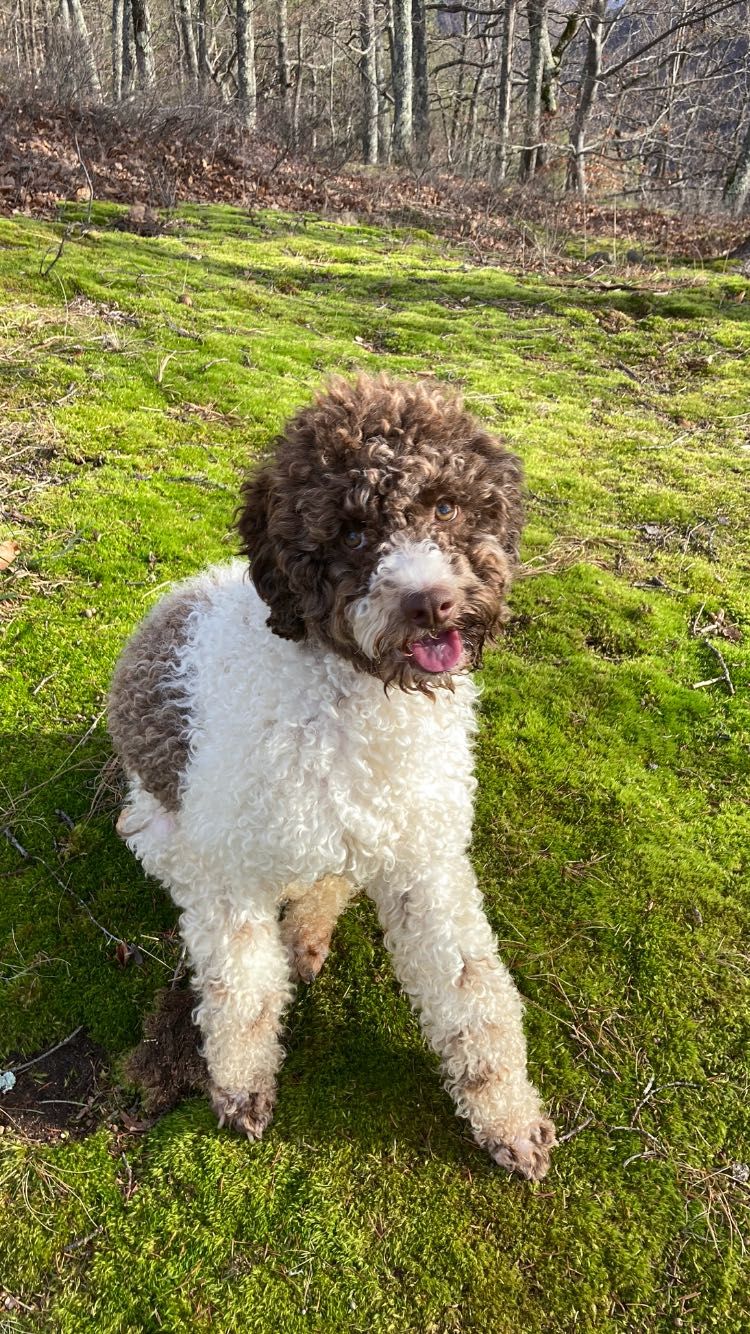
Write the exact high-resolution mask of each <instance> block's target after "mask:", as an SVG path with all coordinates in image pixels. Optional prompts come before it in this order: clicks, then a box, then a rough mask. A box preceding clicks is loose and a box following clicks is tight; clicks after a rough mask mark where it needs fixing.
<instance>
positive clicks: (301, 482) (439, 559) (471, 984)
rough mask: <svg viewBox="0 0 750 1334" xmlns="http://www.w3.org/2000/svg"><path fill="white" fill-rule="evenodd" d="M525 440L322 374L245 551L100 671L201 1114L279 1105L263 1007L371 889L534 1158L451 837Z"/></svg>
mask: <svg viewBox="0 0 750 1334" xmlns="http://www.w3.org/2000/svg"><path fill="white" fill-rule="evenodd" d="M520 488H521V469H520V465H519V463H518V460H517V459H515V458H514V457H513V456H512V454H510V453H508V452H507V450H506V449H505V448H503V446H502V445H501V444H500V443H499V442H498V441H497V440H495V439H493V437H492V436H491V435H489V434H488V433H487V431H485V430H484V429H483V428H482V426H481V425H480V424H479V423H478V422H477V421H476V420H475V419H474V418H473V417H471V416H470V415H469V414H468V413H467V412H466V411H464V409H463V407H462V405H461V403H460V402H458V401H456V400H454V399H452V398H451V397H450V396H446V395H445V394H444V393H443V392H441V391H439V390H438V389H436V388H435V387H434V386H427V385H425V384H401V383H395V382H393V381H391V380H388V379H386V378H385V377H380V378H377V379H369V378H366V377H364V376H363V377H360V378H359V379H358V380H357V381H356V382H355V383H353V384H352V383H349V382H347V381H344V380H335V381H334V382H332V383H331V384H330V385H329V386H328V387H327V389H326V391H325V392H324V393H322V394H321V395H320V396H319V397H318V398H317V400H316V401H315V402H314V403H313V404H312V405H311V406H309V407H306V408H304V409H303V410H302V411H300V412H299V413H298V414H297V415H296V416H295V417H294V418H293V420H292V421H291V422H290V423H289V424H288V425H287V427H286V429H285V431H284V433H283V435H282V436H281V438H280V440H279V441H278V447H277V450H276V453H275V456H274V458H273V459H272V460H271V461H269V462H268V463H267V464H266V465H265V466H263V467H262V468H260V470H259V471H257V472H256V473H255V474H254V476H252V477H251V478H250V480H249V481H248V482H247V483H246V485H245V486H244V489H243V502H242V506H241V509H240V512H239V522H238V526H239V532H240V535H241V538H242V551H243V553H244V555H245V556H247V557H249V558H250V571H249V576H250V577H248V570H247V565H246V563H245V561H241V560H236V561H234V562H233V563H231V564H229V565H226V566H218V567H216V568H214V569H211V570H208V571H207V572H206V573H205V574H202V575H199V576H198V577H197V578H194V579H189V580H187V581H186V582H185V583H182V584H179V585H177V586H176V587H175V588H174V590H173V591H172V592H171V593H169V594H168V595H167V596H166V597H165V598H164V599H163V600H162V601H161V602H160V603H159V604H158V605H157V606H156V607H155V608H154V610H153V611H152V612H151V614H150V615H149V616H148V617H147V618H146V620H145V621H144V622H143V624H142V625H141V626H140V628H139V629H138V630H136V632H135V634H134V636H133V638H132V639H131V640H130V642H129V643H128V645H127V646H126V648H125V650H124V652H123V654H122V657H121V658H120V661H119V663H118V665H117V668H116V671H115V675H114V680H113V683H112V690H111V695H110V702H109V725H110V731H111V733H112V736H113V738H114V742H115V746H116V749H117V751H118V752H119V755H120V757H121V759H122V761H123V764H124V766H125V769H126V771H127V774H128V778H129V796H128V801H127V805H126V807H125V809H124V810H123V812H122V815H121V816H120V820H119V823H118V830H119V832H120V833H121V834H122V835H123V836H124V838H125V839H126V840H127V843H128V845H129V847H130V848H131V849H132V850H133V851H134V852H135V853H136V855H137V856H138V857H139V858H140V860H141V861H142V863H143V866H144V867H145V869H146V871H148V872H149V873H150V874H152V875H154V876H156V877H157V878H158V879H159V880H160V881H161V882H162V883H163V884H164V885H166V886H167V887H168V889H169V890H170V892H171V894H172V897H173V898H174V900H175V902H176V903H177V905H178V906H179V908H180V909H181V918H180V922H181V928H182V933H183V936H184V939H185V942H186V944H187V948H188V951H189V956H190V964H191V968H192V973H193V979H194V986H195V988H196V990H197V992H198V995H199V997H200V1001H199V1004H198V1007H197V1010H196V1018H197V1021H198V1023H199V1025H200V1029H201V1032H202V1038H203V1051H204V1054H205V1058H206V1061H207V1065H208V1072H209V1079H210V1092H211V1097H212V1100H213V1104H214V1107H215V1109H216V1112H217V1114H218V1116H219V1119H220V1122H221V1123H224V1122H227V1123H229V1124H231V1125H232V1126H234V1127H235V1128H236V1129H237V1130H240V1131H243V1132H244V1133H246V1134H247V1135H248V1136H249V1138H251V1139H255V1138H257V1137H259V1136H260V1135H262V1133H263V1131H264V1129H265V1127H266V1126H267V1125H268V1123H269V1121H270V1119H271V1115H272V1112H273V1106H274V1099H275V1096H276V1076H277V1073H278V1070H279V1067H280V1065H281V1061H282V1056H283V1051H282V1043H281V1037H282V1024H283V1016H284V1011H285V1008H286V1007H287V1005H288V1004H289V1001H290V1000H291V997H292V994H293V989H294V982H295V978H296V977H300V978H302V979H303V980H304V981H310V980H312V978H314V977H315V976H316V974H317V973H318V971H319V969H320V967H321V965H322V963H323V961H324V959H325V957H326V954H327V952H328V947H329V944H330V940H331V934H332V932H333V928H334V925H335V922H336V919H337V917H338V916H339V914H340V912H341V910H342V909H343V907H344V905H345V904H346V903H347V901H348V899H349V898H350V897H351V895H352V894H353V893H354V892H356V890H358V889H359V888H362V889H364V890H365V891H366V892H367V894H369V895H370V897H371V898H372V899H373V900H374V902H375V905H376V907H377V911H378V914H379V917H380V921H381V922H382V925H383V930H384V933H385V941H386V945H387V947H388V949H389V950H390V953H391V956H392V959H393V966H394V968H395V971H396V974H397V976H398V978H399V979H400V982H401V984H402V986H403V987H404V989H405V991H406V992H407V993H408V995H409V997H410V998H411V1000H412V1001H413V1003H414V1005H415V1007H416V1008H417V1010H418V1011H419V1014H420V1018H421V1023H422V1028H423V1030H424V1032H425V1034H426V1036H427V1038H428V1039H429V1041H430V1042H431V1044H432V1046H433V1047H434V1048H435V1051H436V1052H438V1054H439V1056H440V1058H441V1062H442V1069H443V1074H444V1079H445V1085H446V1087H447V1089H448V1090H449V1092H450V1093H451V1095H452V1097H453V1099H454V1101H455V1104H456V1107H457V1109H458V1111H459V1112H460V1113H461V1115H463V1116H465V1117H466V1118H467V1119H468V1121H469V1123H470V1125H471V1128H472V1131H473V1133H474V1137H475V1139H476V1140H477V1141H478V1143H479V1144H480V1145H482V1146H483V1147H484V1148H486V1149H487V1150H488V1152H489V1153H490V1154H491V1155H492V1157H493V1158H494V1159H495V1161H496V1162H498V1163H500V1164H501V1165H502V1166H503V1167H506V1168H508V1169H509V1170H511V1171H516V1172H519V1173H521V1174H522V1175H523V1176H526V1177H530V1178H532V1179H538V1178H540V1177H542V1176H543V1175H544V1173H545V1172H546V1170H547V1167H548V1165H549V1152H550V1148H551V1147H552V1145H553V1144H554V1129H553V1126H552V1123H551V1122H550V1121H549V1120H548V1119H547V1118H546V1117H545V1116H544V1114H543V1112H542V1110H541V1108H540V1104H539V1096H538V1094H537V1092H536V1089H535V1088H534V1087H533V1085H532V1084H531V1083H530V1082H529V1079H528V1077H527V1074H526V1043H525V1039H524V1033H523V1027H522V1006H521V1000H520V997H519V995H518V992H517V991H516V988H515V986H514V985H513V982H512V980H511V978H510V975H509V973H508V971H507V969H506V968H505V966H504V965H503V963H502V962H501V961H500V959H499V958H498V955H497V951H496V944H495V940H494V937H493V934H492V931H491V929H490V927H489V924H488V922H487V919H486V917H485V915H484V912H483V908H482V899H481V895H480V892H479V888H478V886H477V882H476V878H475V876H474V872H473V870H472V867H471V863H470V861H469V858H468V855H467V847H468V844H469V839H470V835H471V823H472V797H473V793H474V788H475V779H474V776H473V765H472V739H473V736H474V733H475V720H474V705H475V701H476V696H477V691H476V688H475V686H474V685H473V683H472V681H471V678H470V676H469V675H468V673H469V671H470V669H471V668H472V667H473V666H475V665H476V664H477V662H478V661H479V658H480V654H481V651H482V646H483V644H484V643H485V641H486V640H488V639H491V638H492V637H493V636H494V635H496V634H497V633H498V631H499V629H500V627H501V626H502V624H503V621H504V620H505V618H506V605H505V598H506V594H507V592H508V588H509V585H510V582H511V578H512V575H513V570H514V566H515V563H516V560H517V554H518V543H519V536H520V530H521V523H522V514H521V495H520Z"/></svg>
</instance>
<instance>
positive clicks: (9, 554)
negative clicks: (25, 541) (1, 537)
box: [0, 540, 21, 570]
mask: <svg viewBox="0 0 750 1334" xmlns="http://www.w3.org/2000/svg"><path fill="white" fill-rule="evenodd" d="M20 550H21V547H20V544H19V543H18V542H13V541H12V540H10V541H7V542H0V570H7V569H8V566H9V565H12V564H13V562H14V560H15V559H16V556H17V555H18V553H19V551H20Z"/></svg>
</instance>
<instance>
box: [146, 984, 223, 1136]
mask: <svg viewBox="0 0 750 1334" xmlns="http://www.w3.org/2000/svg"><path fill="white" fill-rule="evenodd" d="M197 1004H198V997H197V996H196V995H195V993H194V992H193V991H191V990H190V988H187V987H186V988H179V989H177V990H174V991H171V990H169V989H168V988H167V989H165V990H163V991H159V992H157V995H156V998H155V1002H154V1008H153V1010H152V1011H151V1013H150V1014H148V1015H147V1016H146V1019H145V1022H144V1025H143V1040H142V1041H141V1042H140V1043H139V1044H138V1046H137V1047H136V1048H135V1050H134V1051H133V1053H132V1054H131V1056H130V1058H129V1060H128V1062H127V1066H126V1070H127V1074H128V1077H129V1078H130V1079H132V1081H133V1083H134V1084H137V1085H138V1087H139V1088H140V1091H141V1095H142V1098H143V1103H144V1106H145V1108H146V1110H147V1111H148V1112H149V1113H151V1114H152V1115H156V1116H160V1115H161V1114H162V1113H164V1112H168V1111H169V1109H170V1108H171V1107H174V1106H175V1105H176V1103H178V1102H179V1101H180V1100H181V1099H182V1098H186V1097H189V1095H190V1094H191V1093H199V1092H204V1091H205V1089H206V1086H207V1083H208V1072H207V1070H206V1063H205V1061H204V1059H203V1056H202V1054H201V1051H200V1047H199V1039H200V1033H199V1031H198V1029H197V1028H196V1026H195V1024H194V1023H193V1009H194V1008H195V1006H196V1005H197Z"/></svg>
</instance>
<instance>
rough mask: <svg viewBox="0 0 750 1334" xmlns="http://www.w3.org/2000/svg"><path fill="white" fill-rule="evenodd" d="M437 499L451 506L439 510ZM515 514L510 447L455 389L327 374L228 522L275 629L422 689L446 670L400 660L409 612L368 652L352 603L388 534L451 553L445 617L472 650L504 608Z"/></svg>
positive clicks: (472, 656)
mask: <svg viewBox="0 0 750 1334" xmlns="http://www.w3.org/2000/svg"><path fill="white" fill-rule="evenodd" d="M438 507H442V509H443V510H447V511H450V512H451V517H450V519H449V520H448V521H447V522H440V521H438V518H437V517H436V516H437V509H438ZM454 511H455V512H454ZM522 522H523V516H522V508H521V466H520V463H519V461H518V460H517V459H516V458H514V456H513V455H512V454H510V453H509V452H508V451H507V450H506V449H505V448H504V447H503V446H502V445H501V444H500V443H499V441H497V440H496V439H494V438H493V437H492V436H491V435H490V434H488V432H487V431H486V430H485V429H484V428H483V427H482V426H481V425H480V423H479V422H477V421H476V420H475V418H474V417H472V416H471V415H470V414H469V413H468V412H466V411H465V410H464V408H463V405H462V403H461V402H460V401H459V400H458V399H456V398H454V397H451V396H450V395H448V394H446V392H445V391H443V390H441V389H439V388H438V387H436V386H434V385H427V384H422V383H416V384H404V383H399V382H397V381H393V380H390V379H388V378H387V377H386V376H379V377H378V378H376V379H371V378H369V377H367V376H364V375H362V376H360V377H359V378H358V379H357V380H356V381H354V382H353V383H350V382H349V381H346V380H343V379H334V380H333V381H331V383H330V384H329V385H328V386H327V389H326V390H325V391H324V392H323V393H321V394H320V395H319V396H318V398H317V399H316V401H315V402H314V403H313V404H312V405H310V406H308V407H305V408H303V409H302V410H301V411H300V412H298V413H297V415H296V416H295V417H293V418H292V420H291V421H290V422H289V423H288V424H287V426H286V429H285V430H284V432H283V434H282V435H281V437H280V439H279V440H278V442H277V450H276V454H275V457H274V458H273V459H272V460H271V461H269V462H268V463H266V464H265V465H264V466H263V467H262V468H261V469H260V470H259V471H258V472H256V473H255V475H254V476H253V477H251V478H250V479H249V480H248V481H247V482H246V483H245V486H244V487H243V505H242V507H241V509H240V511H239V515H238V524H237V526H238V529H239V532H240V536H241V539H242V551H243V552H244V553H245V554H246V555H247V556H249V557H250V560H251V574H252V578H253V581H254V583H255V586H256V588H257V590H258V593H259V594H260V596H261V598H262V599H263V601H264V602H265V603H266V604H267V605H268V608H269V613H270V614H269V617H268V624H269V626H270V627H271V629H272V630H273V631H274V632H275V633H276V634H277V635H280V636H282V637H284V638H287V639H294V640H303V639H311V640H313V641H315V642H318V643H322V644H323V645H325V646H326V647H329V648H332V649H334V650H335V651H336V652H337V653H338V654H340V655H343V656H345V657H348V658H349V659H350V660H351V661H352V662H354V663H355V665H356V666H357V667H358V668H360V669H361V670H363V671H367V672H372V673H376V674H377V675H379V676H381V677H382V679H383V680H384V681H385V682H386V683H388V682H390V681H396V682H397V683H398V684H399V685H401V686H403V687H405V688H417V689H421V690H429V689H430V688H431V687H432V686H433V685H435V684H442V685H449V684H450V679H449V677H448V676H447V674H446V675H445V676H442V677H441V678H440V679H439V680H436V679H435V678H431V679H428V678H426V677H425V675H424V673H422V672H420V671H419V670H418V668H417V667H416V665H415V663H414V661H413V660H410V655H409V654H408V652H404V647H405V645H406V643H407V640H408V633H409V627H408V625H404V623H403V622H401V623H399V624H396V623H394V625H393V626H392V627H391V628H390V629H389V631H388V634H386V635H384V636H381V638H380V640H379V642H378V651H377V653H376V654H375V655H373V656H368V655H366V654H364V653H363V652H362V649H361V647H360V645H359V644H358V642H357V640H356V638H355V636H354V633H353V630H352V623H351V615H350V612H351V608H352V604H353V603H355V602H356V601H357V599H360V598H362V597H363V596H364V595H365V594H366V593H367V591H368V588H369V587H370V586H371V580H372V578H373V574H374V571H375V570H376V567H377V566H378V563H379V561H380V560H381V558H382V557H383V554H384V552H387V551H388V550H389V548H391V547H392V545H393V543H394V540H395V541H396V542H399V541H414V542H421V541H424V540H425V539H429V540H430V541H432V542H434V543H435V544H436V546H437V547H439V548H440V550H441V551H442V552H443V553H444V555H445V557H446V559H447V561H448V562H449V564H450V568H451V570H452V572H453V575H454V579H455V589H454V592H456V590H457V592H456V598H455V600H456V606H455V619H454V623H455V626H456V628H457V629H458V630H459V631H460V633H461V635H462V638H463V642H464V645H465V648H466V654H467V656H468V659H469V661H470V662H471V663H472V664H476V662H477V661H478V659H479V656H480V654H481V648H482V644H483V643H484V641H485V639H486V638H488V637H492V636H493V635H494V634H496V633H497V632H498V630H499V628H500V626H501V625H502V623H503V621H504V620H505V616H506V611H505V594H506V591H507V589H508V587H509V585H510V582H511V578H512V574H513V569H514V566H515V564H516V561H517V558H518V546H519V541H520V535H521V528H522ZM353 539H356V544H355V541H354V540H353ZM412 630H413V627H412Z"/></svg>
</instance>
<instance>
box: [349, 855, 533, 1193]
mask: <svg viewBox="0 0 750 1334" xmlns="http://www.w3.org/2000/svg"><path fill="white" fill-rule="evenodd" d="M369 892H370V894H371V896H372V898H373V899H374V900H375V904H376V906H377V909H378V914H379V916H380V920H381V923H382V925H383V929H384V931H385V940H386V945H387V946H388V949H389V950H390V953H391V955H392V957H393V965H394V968H395V970H396V974H397V976H398V978H399V981H400V982H401V984H402V986H403V987H404V989H405V991H406V992H407V993H408V995H409V996H410V998H411V1000H412V1001H413V1003H414V1005H415V1007H416V1009H417V1010H418V1011H419V1014H420V1019H421V1024H422V1028H423V1031H424V1033H425V1035H426V1037H427V1038H428V1040H429V1041H430V1043H431V1044H432V1046H433V1047H434V1049H435V1051H436V1052H437V1053H438V1054H439V1056H440V1057H441V1060H442V1067H443V1073H444V1077H445V1085H446V1088H447V1089H448V1091H449V1092H450V1094H451V1095H452V1097H453V1099H454V1101H455V1103H456V1108H457V1110H458V1111H459V1112H460V1113H461V1115H463V1116H465V1117H467V1118H468V1120H469V1123H470V1125H471V1128H472V1131H473V1132H474V1137H475V1139H476V1140H477V1142H478V1143H479V1144H480V1145H482V1147H483V1148H485V1149H487V1150H488V1152H489V1153H490V1154H491V1155H492V1157H493V1158H494V1159H495V1161H496V1162H497V1163H500V1164H501V1166H503V1167H505V1168H507V1169H508V1170H509V1171H511V1172H519V1173H520V1174H521V1175H522V1176H525V1177H528V1178H529V1179H531V1180H534V1181H537V1180H540V1179H541V1177H543V1176H544V1175H545V1173H546V1171H547V1168H548V1167H549V1153H550V1149H551V1148H552V1146H553V1145H554V1143H555V1131H554V1127H553V1125H552V1122H551V1121H550V1120H548V1119H547V1117H545V1116H544V1115H543V1114H542V1110H541V1107H540V1102H539V1095H538V1093H537V1091H536V1089H535V1088H534V1086H533V1084H531V1083H530V1082H529V1079H528V1076H527V1074H526V1039H525V1037H524V1032H523V1024H522V1003H521V998H520V996H519V994H518V992H517V990H516V988H515V986H514V984H513V981H512V979H511V976H510V974H509V972H508V970H507V968H506V967H505V965H504V964H503V963H502V962H501V960H500V959H499V957H498V954H497V948H496V943H495V938H494V936H493V934H492V931H491V929H490V926H489V923H488V921H487V918H486V917H485V914H484V909H483V906H482V900H481V895H480V892H479V888H478V886H477V883H476V879H475V876H474V873H473V870H472V868H471V865H470V863H469V861H468V859H467V858H465V857H460V858H459V857H457V858H456V859H455V860H453V861H452V862H451V861H450V860H449V861H447V862H446V861H445V860H443V861H441V862H438V863H437V864H436V865H434V866H430V867H429V868H425V867H419V868H412V869H409V868H408V866H403V865H402V866H400V867H398V868H397V870H396V871H395V872H394V873H392V874H391V875H390V876H389V877H388V878H387V879H383V881H382V882H381V883H380V884H375V885H373V886H371V888H370V891H369Z"/></svg>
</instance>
